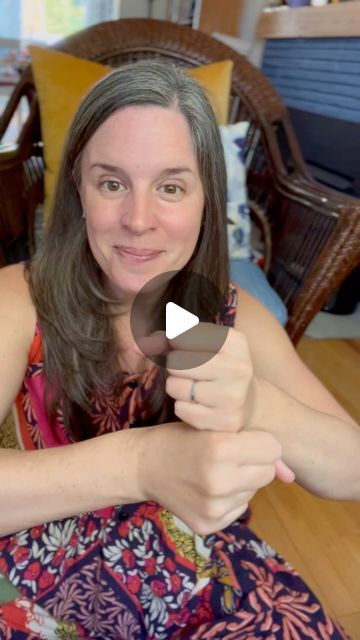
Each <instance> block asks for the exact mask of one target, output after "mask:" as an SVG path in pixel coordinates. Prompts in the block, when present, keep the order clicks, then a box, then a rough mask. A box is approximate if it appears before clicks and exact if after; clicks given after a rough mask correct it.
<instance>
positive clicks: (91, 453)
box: [0, 429, 145, 536]
mask: <svg viewBox="0 0 360 640" xmlns="http://www.w3.org/2000/svg"><path fill="white" fill-rule="evenodd" d="M141 431H143V430H141V429H134V430H126V431H121V432H118V433H111V434H107V435H104V436H100V437H98V438H93V439H91V440H86V441H85V442H79V443H76V444H71V445H67V446H62V447H56V448H52V449H42V450H37V451H13V450H11V449H3V450H0V536H1V535H6V534H10V533H14V532H15V531H19V530H21V529H25V528H29V527H31V526H34V525H37V524H40V523H43V522H49V521H51V520H57V519H61V518H64V517H67V516H73V515H75V514H77V513H82V512H85V511H92V510H96V509H101V508H103V507H107V506H111V505H116V504H125V503H131V502H141V501H142V500H144V499H145V498H144V496H143V495H142V490H141V488H140V483H139V477H138V465H139V460H140V458H139V456H140V455H141V453H140V451H141V443H142V440H143V438H142V437H141V435H142V434H141Z"/></svg>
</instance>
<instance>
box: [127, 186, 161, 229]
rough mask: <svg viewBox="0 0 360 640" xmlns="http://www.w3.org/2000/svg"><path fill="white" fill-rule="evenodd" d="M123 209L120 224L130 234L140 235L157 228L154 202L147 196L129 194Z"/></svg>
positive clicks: (143, 194)
mask: <svg viewBox="0 0 360 640" xmlns="http://www.w3.org/2000/svg"><path fill="white" fill-rule="evenodd" d="M123 207H124V208H123V213H122V216H121V223H122V224H123V225H124V226H125V227H127V228H128V229H129V230H131V231H132V233H136V234H141V233H144V232H145V231H148V230H149V229H154V228H155V227H156V226H157V222H156V214H155V212H154V201H153V198H151V196H150V195H149V194H145V193H134V192H133V193H129V194H128V195H127V197H126V198H125V200H124V202H123Z"/></svg>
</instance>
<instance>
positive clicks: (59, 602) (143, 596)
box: [0, 286, 346, 640]
mask: <svg viewBox="0 0 360 640" xmlns="http://www.w3.org/2000/svg"><path fill="white" fill-rule="evenodd" d="M236 304H237V295H236V289H235V287H233V286H230V287H229V294H228V300H227V304H226V306H225V309H224V311H223V313H222V314H219V317H218V318H217V322H218V323H219V324H224V325H227V326H233V325H234V320H235V315H236ZM157 371H158V369H157V368H156V367H155V368H154V369H151V370H150V371H147V372H146V373H144V374H138V375H129V376H128V377H127V378H125V379H124V381H123V386H122V388H121V389H120V392H119V393H118V395H117V397H116V396H115V395H110V394H109V395H107V396H105V395H101V396H100V395H97V396H96V397H95V398H94V401H93V406H92V418H93V420H94V422H95V423H96V425H97V426H98V433H99V435H100V434H105V433H109V432H112V431H117V430H121V429H127V428H131V426H132V425H134V424H135V425H136V424H137V420H139V419H146V415H145V403H144V399H145V398H146V395H147V393H148V392H149V390H150V389H151V388H152V385H154V384H156V377H157ZM44 382H45V381H44V372H43V353H42V343H41V331H40V328H39V326H37V327H36V331H35V335H34V339H33V342H32V345H31V348H30V351H29V360H28V367H27V371H26V375H25V378H24V382H23V385H22V388H21V390H20V392H19V395H18V397H17V399H16V422H17V434H18V439H19V443H20V445H21V447H22V448H25V449H41V448H46V447H55V446H59V445H66V444H70V443H71V440H70V438H69V437H68V435H67V433H66V430H65V429H64V426H63V424H62V421H61V415H59V419H58V420H57V421H56V423H55V425H54V427H53V428H51V427H50V425H49V423H48V420H47V418H46V415H45V412H44ZM124 507H125V508H124ZM264 634H265V635H264ZM290 636H291V638H294V639H295V638H299V639H300V637H301V638H305V637H306V638H322V639H323V640H345V639H346V635H345V634H344V633H343V631H342V630H341V629H340V627H339V626H338V625H337V624H336V623H335V622H334V621H333V620H332V619H331V618H329V616H328V615H327V614H326V612H325V611H324V610H323V609H322V607H321V605H320V603H319V602H318V600H317V599H316V597H315V596H314V594H313V593H312V592H311V591H310V590H309V588H308V587H307V585H306V584H305V583H304V582H303V580H302V579H301V578H300V576H299V575H298V573H297V572H296V571H294V569H292V567H290V565H289V564H288V563H287V562H285V561H284V560H283V559H282V558H281V556H279V555H278V554H277V553H276V552H275V550H273V549H272V548H271V547H270V546H269V545H268V544H267V543H266V542H264V541H262V540H261V539H260V538H258V537H257V536H256V535H255V533H254V532H252V531H251V530H250V529H249V528H248V526H247V514H244V515H243V516H241V517H240V518H239V519H237V520H235V521H234V522H233V523H232V524H230V525H229V526H228V527H226V529H223V530H222V531H219V532H216V533H213V534H210V535H207V536H200V535H198V534H196V533H194V532H192V531H191V530H190V529H189V527H188V526H187V525H186V524H185V523H183V522H182V521H181V520H180V519H179V518H178V517H177V516H176V515H175V514H172V513H171V512H170V511H168V510H167V509H166V508H165V507H162V506H161V505H159V504H157V503H155V502H144V503H136V504H126V505H115V506H110V507H107V508H105V509H100V510H98V511H92V512H87V513H82V514H77V515H74V516H72V517H67V518H63V519H61V520H57V521H52V522H49V523H44V524H39V525H38V526H33V527H31V528H30V529H25V530H23V531H20V532H17V533H15V534H13V535H9V536H4V537H1V536H0V638H15V637H16V638H17V639H18V640H32V639H33V638H34V637H41V638H44V639H45V638H46V639H48V640H54V638H55V637H56V638H60V637H61V638H65V637H66V638H68V639H69V640H70V639H71V640H76V639H78V638H83V640H90V638H97V639H98V640H104V639H105V638H106V639H107V640H120V638H121V639H122V640H124V639H125V638H127V639H128V640H130V638H131V640H144V639H145V638H146V639H147V640H180V638H187V639H188V640H201V639H205V638H209V639H210V638H213V639H214V638H216V640H220V639H222V640H230V639H234V640H235V638H236V639H237V640H245V639H248V640H249V639H250V638H264V637H267V638H272V639H273V640H284V638H289V640H290Z"/></svg>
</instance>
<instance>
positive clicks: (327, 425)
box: [246, 379, 360, 500]
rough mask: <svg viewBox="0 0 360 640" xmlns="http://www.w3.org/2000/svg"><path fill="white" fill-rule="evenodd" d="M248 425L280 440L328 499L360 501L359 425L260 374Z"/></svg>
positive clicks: (287, 457) (304, 481) (297, 469)
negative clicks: (316, 406)
mask: <svg viewBox="0 0 360 640" xmlns="http://www.w3.org/2000/svg"><path fill="white" fill-rule="evenodd" d="M254 386H255V392H254V400H253V405H252V410H251V412H250V415H249V422H248V425H247V427H246V428H247V429H252V428H254V429H264V430H265V431H268V432H270V433H272V434H273V435H274V436H275V437H276V438H277V439H278V440H279V442H280V443H281V445H282V450H283V460H284V462H286V464H287V465H288V466H289V467H290V468H291V469H292V470H293V471H294V473H295V474H296V479H297V481H298V482H299V483H300V484H301V485H302V486H303V487H305V488H306V489H308V490H309V491H312V492H313V493H316V494H317V495H319V496H322V497H324V498H334V499H338V500H360V429H359V428H357V427H356V426H352V425H351V424H349V423H347V422H345V421H344V420H341V419H340V418H337V417H335V416H332V415H327V414H325V413H322V412H320V411H317V410H315V409H312V408H310V407H308V406H306V405H304V404H302V403H301V402H300V401H298V400H295V399H294V398H292V397H291V396H289V395H288V394H287V393H285V392H284V391H282V390H281V389H279V388H278V387H276V386H275V385H273V384H272V383H270V382H268V381H267V380H264V379H256V380H255V383H254Z"/></svg>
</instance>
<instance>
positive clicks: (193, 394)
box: [190, 380, 196, 402]
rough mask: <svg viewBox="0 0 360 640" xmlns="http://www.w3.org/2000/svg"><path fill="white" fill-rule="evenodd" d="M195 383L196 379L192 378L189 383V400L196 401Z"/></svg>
mask: <svg viewBox="0 0 360 640" xmlns="http://www.w3.org/2000/svg"><path fill="white" fill-rule="evenodd" d="M195 385H196V380H193V382H192V385H191V390H190V402H196V398H195Z"/></svg>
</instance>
